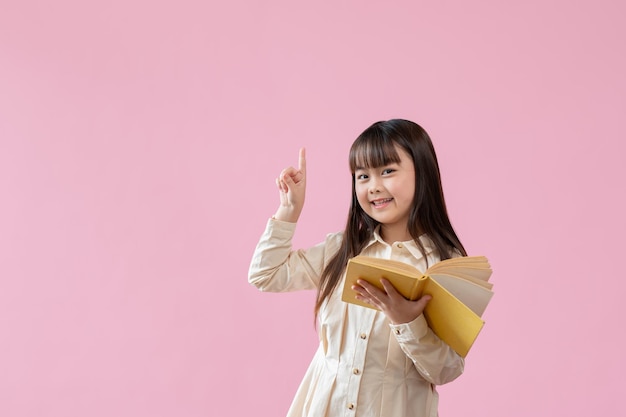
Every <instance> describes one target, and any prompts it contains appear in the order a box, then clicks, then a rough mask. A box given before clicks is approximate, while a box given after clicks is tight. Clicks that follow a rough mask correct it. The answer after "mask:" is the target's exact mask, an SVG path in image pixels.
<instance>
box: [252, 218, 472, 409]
mask: <svg viewBox="0 0 626 417" xmlns="http://www.w3.org/2000/svg"><path fill="white" fill-rule="evenodd" d="M295 228H296V224H295V223H287V222H282V221H278V220H273V219H270V220H269V221H268V224H267V227H266V229H265V232H264V233H263V235H262V236H261V239H260V241H259V243H258V245H257V247H256V250H255V252H254V256H253V258H252V262H251V264H250V271H249V281H250V283H251V284H253V285H254V286H256V287H257V288H259V289H260V290H262V291H272V292H286V291H297V290H315V289H317V286H318V284H319V279H320V274H321V272H322V270H323V268H324V267H325V266H326V264H327V263H328V261H329V260H330V259H331V257H332V256H333V255H334V254H335V253H336V252H337V250H338V249H339V245H340V243H341V239H342V234H341V233H336V234H329V235H328V236H327V237H326V240H325V241H324V242H323V243H320V244H318V245H316V246H314V247H312V248H309V249H306V250H297V251H294V250H293V249H292V244H291V240H292V236H293V234H294V231H295ZM420 239H421V242H422V244H423V245H424V247H425V248H426V252H427V256H428V262H429V265H432V264H433V263H434V262H436V261H437V260H438V259H439V256H438V254H437V251H436V249H435V248H434V246H433V245H432V242H431V241H430V239H428V238H427V237H425V236H422V237H421V238H420ZM361 254H362V255H368V256H376V257H380V258H385V259H396V260H399V261H403V262H407V263H410V264H413V265H415V266H416V267H418V268H420V269H422V270H424V269H426V262H425V259H424V258H423V256H422V254H421V252H420V251H419V249H418V248H417V245H416V244H415V243H414V242H413V241H408V242H396V243H394V244H392V245H389V244H387V243H385V242H384V241H383V240H382V239H381V238H380V236H379V235H378V233H375V234H374V237H373V238H372V240H371V241H370V242H369V243H368V244H367V246H366V247H365V249H363V251H362V252H361ZM342 284H343V282H340V283H339V285H338V286H337V288H336V289H335V291H334V293H333V294H332V295H331V297H330V298H329V299H328V300H327V302H326V303H325V304H324V305H323V306H322V308H321V309H320V312H319V337H320V346H319V348H318V350H317V352H316V353H315V355H314V357H313V360H312V362H311V364H310V366H309V368H308V370H307V372H306V374H305V376H304V379H303V380H302V383H301V384H300V388H299V389H298V391H297V393H296V396H295V398H294V400H293V403H292V405H291V408H290V409H289V412H288V414H287V415H288V417H324V416H326V417H339V416H342V417H375V416H376V417H434V416H437V401H438V395H437V391H436V390H435V385H440V384H445V383H447V382H450V381H452V380H454V379H455V378H456V377H458V376H459V375H460V374H461V373H462V372H463V366H464V361H463V358H461V357H460V356H459V355H457V354H456V353H455V352H454V351H453V350H452V349H450V347H449V346H448V345H446V344H445V343H443V342H442V341H441V340H440V339H439V338H438V337H437V336H435V335H434V333H433V332H432V331H431V330H430V329H429V328H428V325H427V324H426V321H425V319H424V317H423V316H419V317H418V318H417V319H415V320H414V321H412V322H410V323H406V324H400V325H392V324H390V323H389V321H388V320H387V318H386V317H385V315H384V314H383V313H381V312H378V311H375V310H372V309H369V308H364V307H360V306H356V305H353V304H348V303H345V302H343V301H341V291H340V289H341V288H342Z"/></svg>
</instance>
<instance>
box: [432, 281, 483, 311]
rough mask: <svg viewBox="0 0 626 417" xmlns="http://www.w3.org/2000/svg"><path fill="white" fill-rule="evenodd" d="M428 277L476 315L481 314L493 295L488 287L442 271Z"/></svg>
mask: <svg viewBox="0 0 626 417" xmlns="http://www.w3.org/2000/svg"><path fill="white" fill-rule="evenodd" d="M430 277H431V278H432V279H434V280H435V281H437V282H438V283H439V284H440V285H441V286H442V287H444V288H445V289H446V290H448V291H449V292H450V293H451V294H452V295H454V296H455V297H456V298H458V299H459V300H460V301H461V302H462V303H463V304H465V305H466V306H467V307H469V308H470V309H471V310H472V311H473V312H474V313H476V314H477V315H478V316H482V315H483V313H484V312H485V309H486V308H487V304H489V301H490V300H491V297H493V291H491V290H490V289H488V288H485V287H482V286H480V285H476V284H474V283H472V282H471V281H468V280H465V279H460V278H458V277H455V276H451V275H447V274H443V273H442V274H432V275H430Z"/></svg>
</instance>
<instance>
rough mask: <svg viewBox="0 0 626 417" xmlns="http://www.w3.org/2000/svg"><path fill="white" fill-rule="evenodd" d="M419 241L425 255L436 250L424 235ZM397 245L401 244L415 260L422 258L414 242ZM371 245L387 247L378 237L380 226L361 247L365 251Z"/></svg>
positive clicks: (409, 241) (408, 241)
mask: <svg viewBox="0 0 626 417" xmlns="http://www.w3.org/2000/svg"><path fill="white" fill-rule="evenodd" d="M419 241H420V242H421V244H422V245H423V246H424V249H425V251H426V255H429V254H430V253H431V252H433V251H434V250H435V249H436V248H435V244H434V243H433V241H432V240H431V239H430V238H429V237H428V235H426V234H425V233H424V234H422V235H421V236H420V237H419ZM398 243H402V244H403V245H404V246H405V247H406V248H407V249H408V250H409V252H411V254H412V255H413V256H415V257H416V258H421V257H422V256H423V255H422V252H420V249H419V247H418V246H417V244H416V243H415V241H414V240H407V241H406V242H398ZM372 245H384V246H389V244H388V243H387V242H385V241H384V240H383V238H382V237H380V225H378V226H376V228H375V229H374V233H372V237H371V238H370V240H369V241H368V242H367V244H366V245H365V246H364V247H363V249H367V248H369V247H370V246H372Z"/></svg>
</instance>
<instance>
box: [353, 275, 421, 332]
mask: <svg viewBox="0 0 626 417" xmlns="http://www.w3.org/2000/svg"><path fill="white" fill-rule="evenodd" d="M380 282H381V284H382V285H383V287H384V289H385V290H384V291H382V290H380V289H379V288H377V287H375V286H373V285H372V284H370V283H369V282H367V281H365V280H362V279H359V280H357V284H358V285H353V286H352V289H353V290H354V291H356V293H357V296H356V298H357V299H358V300H361V301H364V302H366V303H368V304H371V305H372V306H373V307H375V308H377V309H378V310H380V311H382V312H383V313H385V315H386V316H387V318H388V319H389V321H390V322H391V323H392V324H403V323H410V322H412V321H413V320H415V319H416V318H417V317H418V316H419V315H420V314H422V312H423V311H424V308H425V307H426V304H428V302H429V301H430V298H431V297H430V295H424V296H423V297H421V298H419V299H418V300H416V301H411V300H407V299H406V298H404V297H403V296H402V294H400V293H399V292H398V291H397V290H396V289H395V287H394V286H393V285H391V283H390V282H389V281H387V280H386V279H384V278H383V279H381V280H380Z"/></svg>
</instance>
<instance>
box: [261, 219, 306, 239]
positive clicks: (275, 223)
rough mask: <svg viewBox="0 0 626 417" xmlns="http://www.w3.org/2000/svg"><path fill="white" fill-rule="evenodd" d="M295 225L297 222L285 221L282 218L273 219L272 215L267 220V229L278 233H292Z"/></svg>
mask: <svg viewBox="0 0 626 417" xmlns="http://www.w3.org/2000/svg"><path fill="white" fill-rule="evenodd" d="M297 225H298V223H291V222H286V221H283V220H278V219H275V218H274V217H270V219H269V220H268V221H267V230H268V231H269V230H271V231H273V232H274V233H276V234H278V235H281V234H283V235H284V234H288V235H293V232H295V231H296V226H297Z"/></svg>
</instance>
